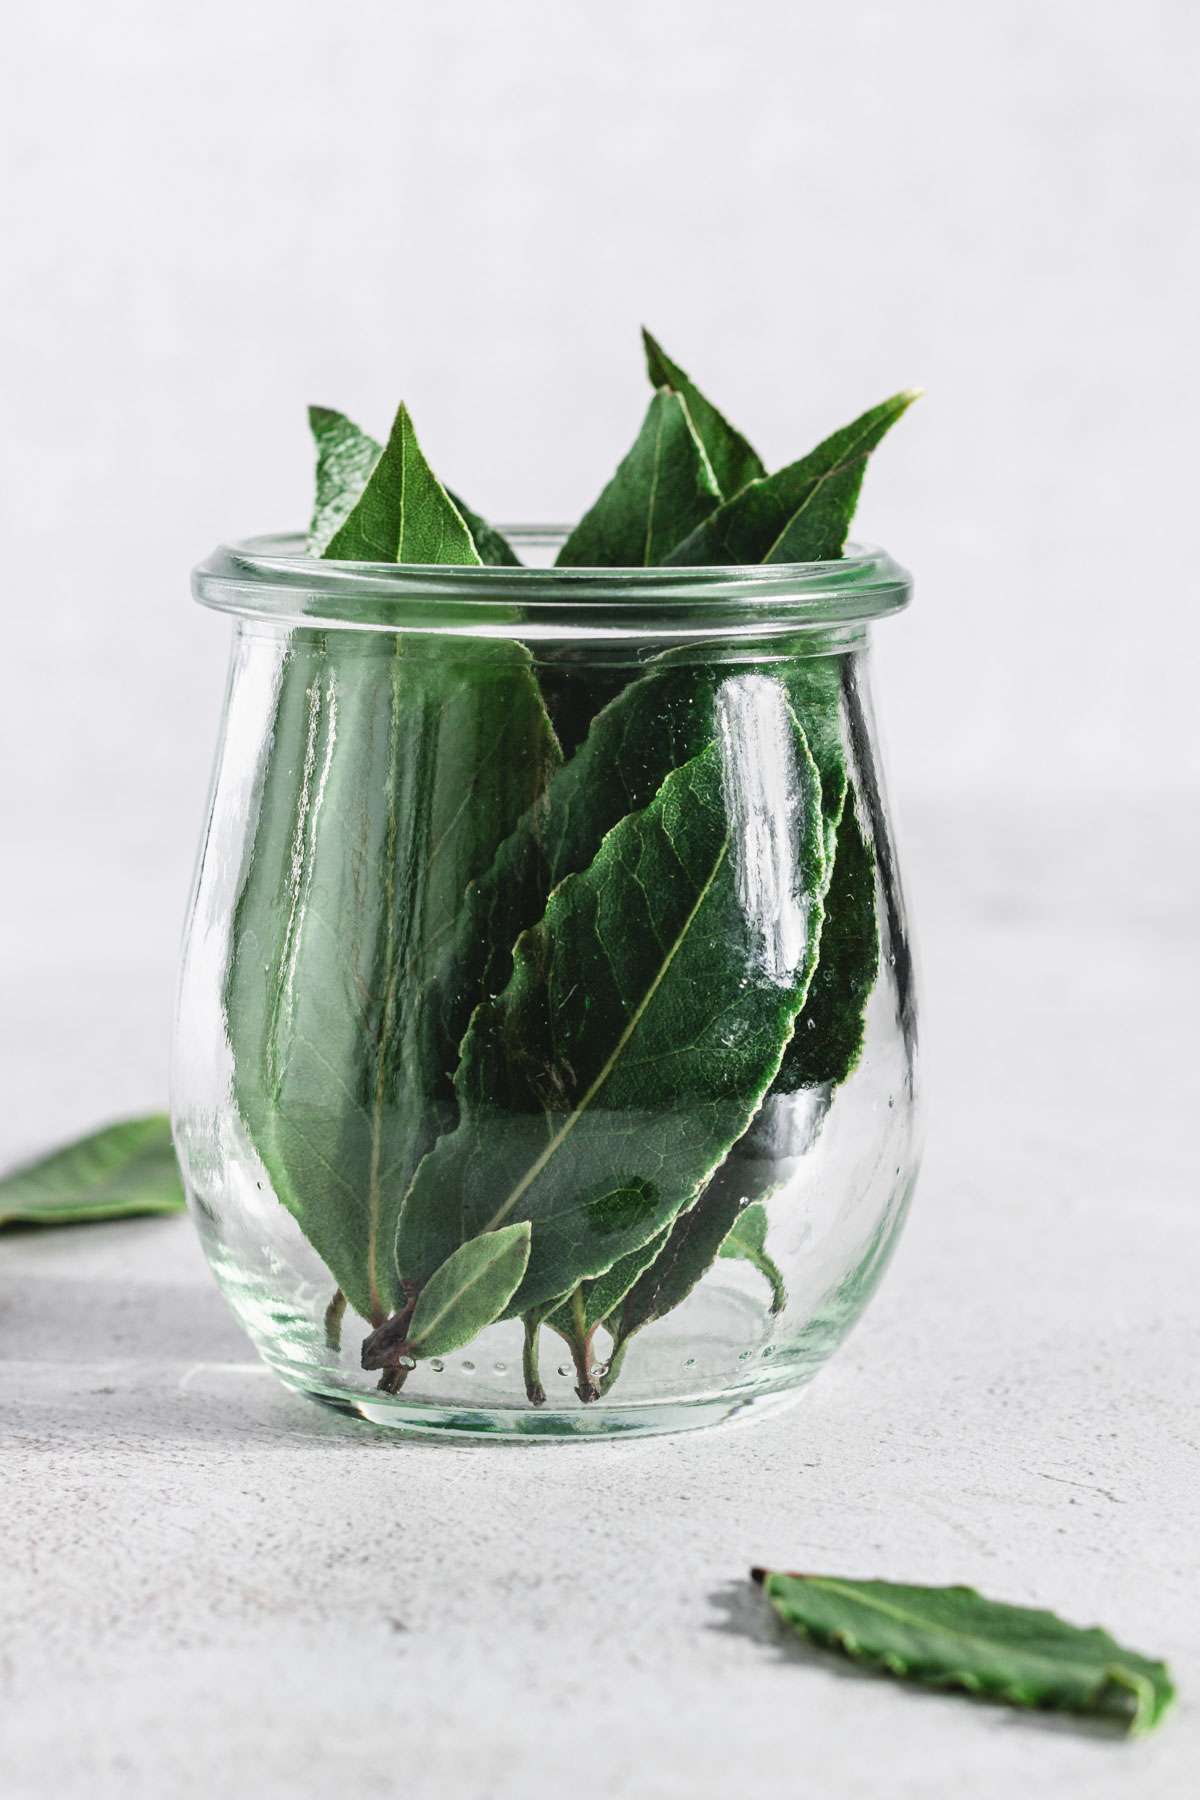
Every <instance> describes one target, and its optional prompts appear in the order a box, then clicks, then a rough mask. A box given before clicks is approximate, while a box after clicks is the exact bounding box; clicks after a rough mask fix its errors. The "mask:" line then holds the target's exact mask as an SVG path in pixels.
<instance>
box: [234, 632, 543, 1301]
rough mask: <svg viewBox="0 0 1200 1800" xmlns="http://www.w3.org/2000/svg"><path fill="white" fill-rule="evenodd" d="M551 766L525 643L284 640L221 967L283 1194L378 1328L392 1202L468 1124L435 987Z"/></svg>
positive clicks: (243, 1103) (390, 1271)
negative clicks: (425, 1159)
mask: <svg viewBox="0 0 1200 1800" xmlns="http://www.w3.org/2000/svg"><path fill="white" fill-rule="evenodd" d="M556 758H557V746H556V745H555V743H554V739H553V735H552V733H551V732H550V729H549V725H548V722H547V720H546V716H545V712H544V710H543V708H542V705H541V699H540V696H539V694H538V691H537V686H536V683H535V682H534V680H533V677H532V674H531V671H530V666H529V660H528V657H527V655H526V653H525V652H524V650H522V649H521V647H520V646H519V645H515V644H508V643H500V642H496V643H486V644H483V643H475V644H457V643H456V642H455V641H453V640H452V641H449V642H447V641H444V640H434V639H426V638H422V637H419V636H416V637H406V636H403V635H394V636H376V635H375V634H372V633H340V634H339V633H335V634H333V639H332V644H331V646H329V647H327V646H326V644H325V640H324V638H323V637H322V636H321V635H320V634H314V633H297V634H295V636H294V638H293V642H292V645H291V647H290V649H289V651H288V652H287V658H286V661H285V664H284V667H283V670H282V673H281V676H280V685H279V694H278V699H277V703H276V712H275V720H274V728H273V731H272V733H271V739H270V743H269V746H268V749H267V752H266V756H265V762H264V767H263V771H262V775H261V781H260V788H259V798H258V808H257V818H256V823H255V829H254V835H253V839H252V845H251V850H250V854H249V857H248V861H247V864H246V867H245V869H244V871H243V876H242V888H241V893H240V897H239V900H238V903H237V908H236V913H235V919H234V932H233V944H232V949H231V956H230V963H229V969H228V973H227V979H226V994H225V1003H226V1016H227V1020H228V1027H229V1038H230V1043H231V1046H232V1049H233V1053H234V1070H235V1076H234V1085H235V1093H236V1096H237V1100H238V1104H239V1106H240V1108H241V1112H242V1116H243V1118H244V1119H245V1121H246V1124H247V1126H248V1128H249V1130H250V1134H251V1136H252V1138H253V1141H254V1144H255V1147H256V1148H257V1150H258V1153H259V1155H260V1156H261V1158H262V1160H263V1163H264V1165H265V1166H266V1169H267V1172H268V1174H269V1175H270V1178H271V1182H272V1185H273V1187H274V1189H275V1192H276V1194H277V1196H278V1198H279V1199H280V1200H281V1201H282V1203H283V1204H284V1205H285V1206H286V1207H287V1208H288V1209H289V1211H291V1212H292V1213H293V1214H294V1215H295V1217H296V1218H297V1220H298V1221H299V1223H300V1225H301V1227H302V1228H303V1230H304V1231H305V1233H306V1234H307V1235H308V1237H309V1238H310V1240H311V1241H312V1243H313V1244H314V1246H315V1247H316V1249H317V1251H318V1253H319V1254H320V1255H321V1256H322V1257H323V1258H324V1260H325V1262H326V1264H327V1266H328V1268H329V1270H330V1272H331V1273H332V1275H333V1277H334V1279H335V1280H336V1282H337V1284H338V1285H339V1286H340V1287H341V1289H342V1290H343V1292H344V1293H345V1294H346V1295H347V1296H348V1298H349V1300H350V1303H351V1305H353V1306H354V1308H355V1309H356V1310H357V1311H358V1312H359V1313H361V1314H363V1315H364V1316H365V1317H367V1318H370V1319H374V1320H376V1321H378V1320H379V1319H381V1318H382V1317H383V1316H385V1315H386V1314H387V1313H388V1312H389V1311H390V1310H391V1309H392V1307H393V1306H394V1305H395V1304H396V1302H397V1300H398V1298H399V1295H398V1291H397V1286H396V1275H395V1266H394V1255H393V1245H394V1241H395V1228H396V1216H397V1213H398V1210H399V1205H400V1200H401V1198H402V1196H403V1193H404V1190H405V1188H406V1187H407V1185H408V1182H409V1179H410V1178H411V1175H412V1172H413V1170H414V1168H415V1167H416V1165H417V1162H418V1161H419V1160H420V1158H421V1156H422V1155H423V1154H424V1152H425V1151H426V1150H427V1149H428V1148H429V1147H430V1145H431V1143H432V1142H433V1140H434V1138H435V1137H436V1135H437V1133H438V1132H439V1131H441V1130H443V1129H445V1128H446V1127H447V1126H448V1125H449V1124H452V1123H453V1118H454V1095H453V1090H452V1088H451V1083H450V1076H451V1074H452V1070H453V1064H452V1063H451V1065H450V1067H449V1068H447V1064H446V1061H445V1057H444V1054H443V1047H442V1045H441V1044H440V1043H436V1042H434V1041H433V1040H432V1035H431V1030H430V1026H431V1019H430V1015H429V1012H428V1009H427V1007H426V1005H425V995H424V987H425V984H426V982H427V981H428V979H429V977H430V975H431V973H432V971H433V968H434V967H435V964H436V966H438V967H443V968H444V966H445V956H446V945H447V939H448V936H449V934H450V932H451V929H452V926H453V923H454V918H455V913H456V910H457V909H458V907H459V906H460V905H461V901H462V895H463V891H464V889H465V888H466V887H467V885H468V883H469V882H471V881H472V880H474V879H476V878H478V876H479V875H481V874H482V873H483V871H484V870H485V869H486V868H487V867H488V866H489V864H490V863H491V861H492V859H493V857H494V854H495V850H496V847H497V844H498V843H499V842H500V841H502V840H503V838H504V837H505V836H506V835H507V833H509V832H510V831H511V830H512V828H513V826H514V825H515V824H516V822H517V819H518V818H519V817H520V816H522V815H523V814H524V813H525V812H527V811H528V809H529V808H530V807H531V806H532V805H533V803H534V801H535V800H536V798H537V796H538V794H539V793H540V792H541V791H542V789H543V787H544V785H545V782H546V780H547V779H548V776H549V773H550V771H551V769H552V768H553V766H554V764H555V761H556ZM476 998H478V993H476V994H475V995H474V997H472V996H471V995H470V994H468V993H466V992H465V990H464V999H465V1000H467V1001H469V1002H470V1003H471V1004H473V1003H474V999H476ZM453 1247H454V1246H453V1245H451V1246H449V1248H453ZM439 1260H440V1259H439Z"/></svg>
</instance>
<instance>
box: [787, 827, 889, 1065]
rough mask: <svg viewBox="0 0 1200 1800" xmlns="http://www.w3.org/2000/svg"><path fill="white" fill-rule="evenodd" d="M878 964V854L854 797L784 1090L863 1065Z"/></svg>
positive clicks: (839, 838)
mask: <svg viewBox="0 0 1200 1800" xmlns="http://www.w3.org/2000/svg"><path fill="white" fill-rule="evenodd" d="M878 970H879V926H878V923H877V921H876V916H875V854H874V851H873V850H872V848H871V844H870V841H869V839H868V837H867V834H866V832H865V831H864V829H863V826H862V823H861V821H860V819H859V816H858V809H857V807H856V806H855V804H854V802H853V800H852V799H851V800H850V801H849V802H848V803H847V805H846V807H845V809H844V811H843V813H842V820H841V824H840V826H839V828H838V836H837V848H836V852H835V855H834V863H833V875H832V878H831V880H830V883H829V888H828V891H827V893H826V895H825V919H824V922H823V924H822V926H821V949H820V960H819V961H818V963H817V969H816V973H815V974H814V976H813V979H812V985H811V987H810V988H809V990H808V998H807V1000H806V1001H805V1003H804V1010H803V1012H802V1013H801V1014H800V1017H799V1018H798V1019H797V1021H796V1029H795V1031H794V1032H793V1034H792V1041H791V1043H790V1044H789V1045H788V1047H787V1049H786V1050H785V1052H784V1056H783V1062H782V1064H781V1065H780V1070H779V1074H778V1075H777V1076H776V1077H775V1091H776V1092H777V1093H783V1094H792V1093H795V1092H796V1090H797V1089H798V1088H804V1087H819V1086H821V1085H822V1084H823V1083H826V1082H828V1083H830V1084H831V1085H832V1086H836V1085H837V1084H838V1083H839V1082H842V1081H845V1080H846V1078H847V1076H848V1075H850V1074H851V1073H852V1072H853V1071H854V1069H855V1068H857V1066H858V1059H859V1057H860V1056H861V1055H862V1047H863V1037H864V1034H865V1031H866V1007H867V1001H868V1000H869V999H870V996H871V990H872V989H873V988H874V986H875V977H876V975H877V973H878Z"/></svg>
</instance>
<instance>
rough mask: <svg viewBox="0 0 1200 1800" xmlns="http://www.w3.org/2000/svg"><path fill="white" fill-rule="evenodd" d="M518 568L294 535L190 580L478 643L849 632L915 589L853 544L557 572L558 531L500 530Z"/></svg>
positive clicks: (249, 549)
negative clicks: (785, 559) (348, 553)
mask: <svg viewBox="0 0 1200 1800" xmlns="http://www.w3.org/2000/svg"><path fill="white" fill-rule="evenodd" d="M502 529H503V530H504V532H505V535H506V537H507V538H508V539H509V542H510V543H511V544H512V545H513V547H514V549H515V550H517V551H518V552H519V553H522V555H523V556H524V555H525V554H529V555H532V556H534V557H541V558H542V559H543V561H542V563H541V566H539V565H538V563H537V562H531V563H525V562H524V561H523V562H522V564H521V565H520V566H518V567H515V568H514V567H495V566H486V567H473V566H472V567H464V566H462V565H460V564H446V563H370V562H324V561H322V560H320V559H319V558H317V557H313V556H310V555H309V554H308V553H307V540H306V539H305V537H304V535H303V533H301V532H278V533H266V534H264V535H261V536H257V537H250V538H244V539H241V540H239V541H236V542H232V543H228V544H221V545H219V546H218V547H217V548H216V549H215V550H214V551H213V552H212V554H211V555H210V556H208V557H206V559H205V560H204V561H203V562H202V563H200V564H199V565H198V567H197V568H195V569H194V570H193V571H192V593H193V595H194V597H195V598H196V599H197V600H198V601H199V602H200V603H201V605H203V606H209V607H213V608H214V609H216V610H217V611H219V612H231V613H235V614H238V615H240V616H243V617H248V618H262V619H270V620H273V621H275V622H276V623H278V624H284V625H288V624H290V625H308V626H330V627H345V628H347V629H357V630H367V631H371V630H374V631H453V632H456V633H466V634H468V635H479V636H504V637H511V636H514V635H519V636H521V637H554V638H562V637H576V636H585V637H594V636H604V637H621V638H628V637H641V636H643V635H654V634H656V633H657V632H659V631H661V630H662V629H663V628H665V627H669V634H670V635H671V636H672V637H675V636H678V637H681V638H687V637H696V636H709V635H712V634H713V633H714V632H716V633H718V634H719V635H722V636H724V635H735V636H741V635H754V636H758V635H761V634H763V633H764V632H769V631H772V630H779V629H787V630H789V631H795V630H797V629H804V628H805V627H808V626H812V627H820V626H836V625H851V624H855V623H859V622H864V621H867V620H870V619H877V618H882V617H884V616H885V615H887V614H888V613H893V612H898V611H900V609H901V608H902V607H904V606H906V605H907V604H908V600H909V597H910V594H911V591H912V580H911V577H910V576H909V575H908V573H907V571H906V570H904V569H903V568H901V567H900V565H899V564H898V563H896V562H894V561H893V560H892V558H891V557H890V556H889V555H888V554H887V553H886V551H884V550H880V549H877V548H875V547H874V546H872V545H868V544H851V545H849V546H848V548H847V553H846V555H845V556H844V557H841V558H840V559H839V560H837V561H833V562H807V563H753V564H748V565H745V566H737V565H725V564H722V565H712V566H703V567H702V566H695V567H678V568H675V567H672V568H647V569H590V568H569V569H561V568H557V567H554V566H552V564H550V558H552V557H553V554H554V552H555V551H556V550H557V549H558V547H559V545H560V544H561V543H562V542H563V540H564V539H565V537H566V535H567V532H566V529H565V528H564V527H561V526H554V525H520V526H505V527H502Z"/></svg>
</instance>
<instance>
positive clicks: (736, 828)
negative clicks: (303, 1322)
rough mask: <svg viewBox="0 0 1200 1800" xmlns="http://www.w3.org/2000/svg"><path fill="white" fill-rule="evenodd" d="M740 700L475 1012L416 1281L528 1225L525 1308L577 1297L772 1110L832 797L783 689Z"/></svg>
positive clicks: (418, 1198)
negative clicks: (470, 1246) (770, 1095)
mask: <svg viewBox="0 0 1200 1800" xmlns="http://www.w3.org/2000/svg"><path fill="white" fill-rule="evenodd" d="M723 704H724V713H723V718H724V722H725V729H724V730H723V731H722V733H721V735H720V737H719V739H718V742H716V743H714V744H712V745H710V746H709V748H708V749H707V750H705V751H703V752H702V753H701V754H700V755H699V756H697V757H694V758H693V759H692V760H691V761H690V762H689V763H687V764H685V765H684V766H683V767H682V768H680V769H677V770H675V771H674V772H673V773H672V774H671V775H669V776H668V777H667V779H666V781H665V782H664V783H663V785H662V788H661V789H660V791H659V793H658V794H657V796H656V797H655V799H654V800H653V801H652V802H651V803H650V805H649V806H647V807H646V808H645V809H644V811H642V812H637V813H632V814H630V815H628V816H627V817H625V818H624V819H623V820H622V821H621V823H620V824H619V825H617V826H616V827H615V828H614V829H613V830H611V831H610V832H609V834H608V836H607V837H606V838H605V839H604V841H603V843H602V844H601V847H600V849H599V851H598V853H597V855H596V857H595V860H594V862H593V863H591V864H590V865H589V866H588V868H587V869H586V870H584V871H581V872H580V873H579V874H577V875H574V876H571V877H569V878H568V879H567V880H565V881H563V882H562V883H561V884H560V885H559V886H558V887H556V888H555V889H554V891H553V893H552V894H551V896H550V900H549V902H548V904H547V907H546V912H545V916H544V917H543V919H542V920H541V921H540V922H539V923H538V924H537V925H535V926H533V927H531V928H530V929H529V930H527V931H526V932H525V934H524V936H523V937H522V938H521V940H520V942H519V943H518V945H517V950H516V954H515V957H514V961H513V972H512V976H511V979H510V980H509V982H508V984H507V986H506V987H505V989H504V991H503V992H502V993H501V994H499V995H498V996H497V998H496V999H495V1000H493V1001H487V1002H484V1003H483V1004H482V1005H481V1006H480V1007H479V1008H478V1010H477V1011H476V1013H475V1015H474V1018H473V1020H472V1023H471V1027H470V1029H469V1031H468V1033H467V1035H466V1037H465V1039H464V1041H463V1046H462V1057H461V1061H460V1065H459V1070H458V1074H457V1076H456V1078H455V1087H456V1091H457V1095H458V1101H459V1112H460V1123H459V1125H458V1128H457V1129H456V1130H455V1131H454V1132H453V1133H452V1134H450V1135H447V1136H444V1137H443V1138H442V1139H441V1140H440V1141H439V1143H438V1144H437V1145H436V1146H435V1148H434V1150H433V1151H432V1152H431V1153H430V1155H428V1156H427V1157H426V1158H425V1161H424V1162H423V1163H422V1164H421V1167H420V1168H419V1169H418V1171H417V1174H416V1176H415V1178H414V1181H413V1184H412V1187H411V1189H410V1191H409V1193H408V1195H407V1196H406V1198H405V1201H404V1204H403V1208H402V1211H401V1218H400V1228H399V1233H398V1238H397V1258H398V1267H399V1274H400V1276H401V1278H403V1279H404V1280H409V1281H414V1282H416V1283H418V1284H419V1283H421V1282H423V1281H425V1280H427V1279H428V1278H429V1276H430V1274H431V1273H432V1270H433V1269H434V1268H436V1267H437V1265H438V1264H439V1263H440V1262H442V1261H443V1260H444V1259H445V1257H446V1256H447V1255H448V1254H449V1253H450V1251H451V1250H452V1249H453V1248H454V1247H455V1245H456V1244H457V1243H460V1242H462V1241H463V1240H464V1239H465V1238H468V1237H471V1236H474V1235H475V1233H476V1232H478V1231H480V1230H490V1229H494V1228H495V1227H496V1226H498V1225H500V1224H502V1223H505V1222H507V1221H509V1220H513V1221H515V1220H516V1219H520V1218H528V1219H530V1220H531V1221H532V1222H533V1226H534V1230H533V1245H532V1250H531V1253H530V1260H529V1270H528V1273H527V1276H526V1279H525V1281H524V1282H523V1283H522V1287H521V1289H520V1291H519V1293H518V1296H517V1300H516V1301H515V1302H514V1307H513V1310H514V1311H527V1310H528V1309H529V1308H530V1307H533V1306H535V1305H537V1304H538V1303H539V1302H541V1301H542V1300H544V1299H549V1298H551V1297H552V1296H555V1295H561V1294H563V1293H564V1292H566V1291H567V1290H568V1289H570V1288H571V1287H573V1286H574V1285H575V1284H577V1283H578V1282H579V1281H580V1280H581V1279H588V1278H590V1277H593V1276H597V1275H601V1274H603V1273H604V1272H605V1271H606V1270H607V1269H610V1268H611V1267H612V1266H613V1264H614V1263H615V1262H616V1261H617V1260H618V1259H619V1258H621V1257H623V1256H626V1255H628V1254H629V1252H631V1251H634V1250H637V1249H639V1248H640V1247H641V1246H642V1245H644V1244H646V1243H648V1242H649V1240H650V1239H651V1238H653V1237H655V1236H656V1235H657V1234H658V1233H659V1232H661V1231H662V1229H663V1227H664V1226H665V1225H667V1224H668V1223H669V1222H670V1221H671V1219H672V1218H673V1217H674V1216H675V1214H676V1213H677V1212H678V1211H679V1209H680V1208H681V1207H682V1206H684V1205H686V1204H687V1203H688V1202H689V1201H690V1200H691V1198H692V1197H693V1196H694V1194H695V1193H696V1191H697V1188H698V1186H699V1185H700V1184H701V1183H702V1182H704V1181H705V1180H706V1179H707V1177H708V1175H709V1174H710V1173H711V1171H712V1169H713V1168H715V1167H716V1166H717V1165H718V1164H719V1162H720V1161H721V1159H722V1157H723V1156H724V1154H725V1152H726V1151H727V1150H728V1148H729V1145H730V1144H731V1143H732V1142H733V1141H734V1140H735V1139H736V1138H737V1137H739V1136H740V1135H741V1133H742V1131H743V1130H744V1129H745V1127H746V1124H747V1123H748V1121H749V1119H750V1118H751V1117H752V1116H753V1114H754V1112H755V1111H756V1110H757V1107H758V1105H759V1103H760V1101H761V1099H762V1097H763V1094H764V1093H765V1091H766V1089H767V1088H768V1087H769V1085H770V1083H771V1081H772V1079H773V1078H774V1075H775V1073H776V1071H777V1069H778V1066H779V1060H780V1057H781V1056H782V1053H783V1047H784V1044H785V1042H786V1040H787V1038H788V1036H789V1035H790V1032H791V1027H792V1022H793V1020H794V1018H795V1014H796V1012H797V1011H798V1010H799V1007H800V1005H801V1004H802V1002H803V998H804V994H805V992H806V991H807V986H808V982H809V979H810V976H811V969H812V962H813V958H814V955H815V947H816V937H817V933H818V930H819V920H820V892H821V889H822V887H823V883H824V853H823V846H822V834H821V818H820V797H819V786H818V777H817V771H816V768H815V766H814V765H813V763H812V759H811V757H810V756H809V754H808V749H807V745H806V744H805V742H804V738H803V733H802V732H801V731H800V730H799V728H798V727H797V726H796V724H795V721H794V718H793V716H792V715H791V713H790V709H789V708H788V707H787V703H786V700H785V699H784V698H783V696H782V694H781V692H780V690H779V689H778V688H777V687H776V686H775V685H774V684H773V683H770V682H768V681H764V680H762V679H761V678H759V677H754V676H748V677H736V678H734V679H732V680H731V681H730V682H728V683H727V684H725V687H724V689H723ZM779 778H782V782H783V791H784V792H785V793H786V795H787V796H788V797H789V798H788V803H787V804H786V805H784V806H783V807H781V806H780V804H779V799H778V795H777V793H776V791H775V788H774V785H773V784H774V782H775V781H776V780H777V779H779ZM768 788H769V789H770V792H769V793H768V791H767V789H768ZM731 796H732V797H733V802H734V803H733V804H732V805H731V802H730V797H731Z"/></svg>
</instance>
